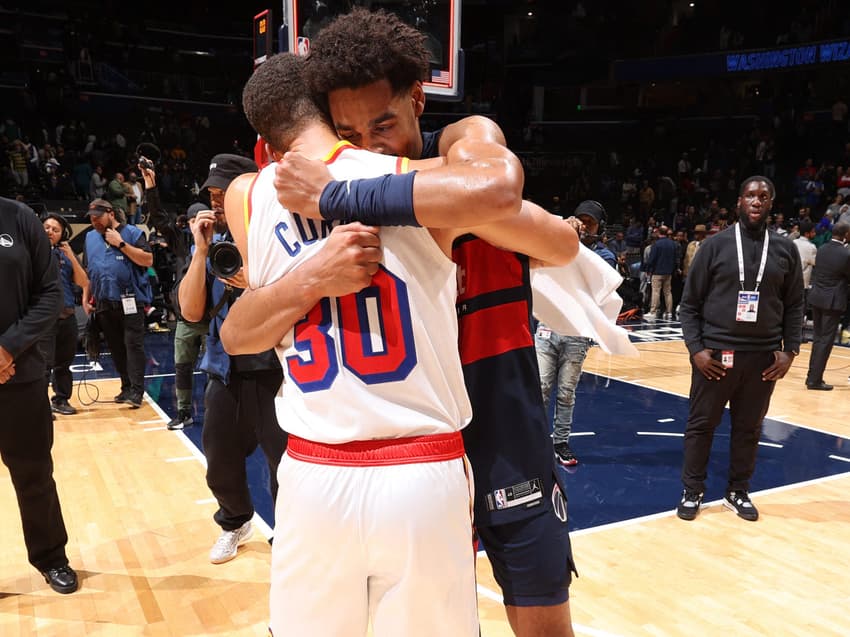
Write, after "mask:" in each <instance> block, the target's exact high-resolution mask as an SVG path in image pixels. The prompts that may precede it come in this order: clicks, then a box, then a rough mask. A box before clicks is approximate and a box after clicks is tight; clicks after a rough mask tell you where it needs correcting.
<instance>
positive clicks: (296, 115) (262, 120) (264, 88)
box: [242, 53, 329, 151]
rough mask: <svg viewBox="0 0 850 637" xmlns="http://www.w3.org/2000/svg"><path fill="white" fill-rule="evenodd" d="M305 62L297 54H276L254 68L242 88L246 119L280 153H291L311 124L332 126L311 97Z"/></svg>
mask: <svg viewBox="0 0 850 637" xmlns="http://www.w3.org/2000/svg"><path fill="white" fill-rule="evenodd" d="M304 63H305V60H304V58H302V57H299V56H297V55H295V54H293V53H278V54H277V55H272V56H271V57H269V58H268V59H267V60H266V61H265V62H263V63H262V64H261V65H260V66H258V67H257V68H256V69H254V72H253V73H252V74H251V77H250V78H248V81H247V82H246V83H245V88H244V89H242V108H243V109H244V111H245V117H246V118H247V119H248V122H250V124H251V126H252V127H253V129H254V130H255V131H256V132H257V134H258V135H259V136H260V137H262V138H263V139H264V140H265V141H266V142H268V144H269V145H270V146H271V147H272V148H274V149H275V150H278V151H285V150H287V149H288V148H289V146H290V144H291V143H292V141H293V140H294V139H295V138H296V137H297V136H298V134H299V133H300V132H301V131H302V130H304V128H305V126H306V125H307V124H308V123H310V122H313V121H317V120H318V121H322V122H326V123H329V122H328V120H327V118H326V117H325V116H324V115H323V114H322V111H321V109H319V107H318V106H317V105H316V103H315V102H314V101H313V99H312V97H311V96H310V91H309V89H308V87H307V84H306V82H305V81H304Z"/></svg>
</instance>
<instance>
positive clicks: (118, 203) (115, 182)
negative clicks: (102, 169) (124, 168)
mask: <svg viewBox="0 0 850 637" xmlns="http://www.w3.org/2000/svg"><path fill="white" fill-rule="evenodd" d="M103 198H104V199H106V200H107V201H108V202H109V203H110V204H112V209H113V210H114V211H115V217H116V218H117V219H118V221H119V222H120V223H127V222H128V216H127V214H128V212H129V207H130V206H129V202H128V201H127V190H126V189H125V188H124V173H122V172H117V173H115V175H114V176H113V177H112V181H110V182H109V184H108V185H107V187H106V194H105V195H104V196H103Z"/></svg>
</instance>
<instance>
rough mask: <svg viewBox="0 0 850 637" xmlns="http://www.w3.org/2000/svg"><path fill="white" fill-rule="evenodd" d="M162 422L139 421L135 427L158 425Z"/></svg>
mask: <svg viewBox="0 0 850 637" xmlns="http://www.w3.org/2000/svg"><path fill="white" fill-rule="evenodd" d="M161 422H162V419H160V418H157V419H156V420H140V421H139V422H137V423H136V424H137V425H158V424H160V423H161Z"/></svg>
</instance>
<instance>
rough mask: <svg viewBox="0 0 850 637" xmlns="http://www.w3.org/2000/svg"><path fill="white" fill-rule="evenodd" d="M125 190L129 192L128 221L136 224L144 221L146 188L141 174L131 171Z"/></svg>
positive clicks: (125, 183)
mask: <svg viewBox="0 0 850 637" xmlns="http://www.w3.org/2000/svg"><path fill="white" fill-rule="evenodd" d="M124 190H125V191H126V192H127V204H128V207H129V210H128V211H127V223H132V224H133V225H134V226H135V225H138V224H140V223H142V205H143V204H144V198H145V190H144V188H142V183H141V182H140V181H139V176H138V175H137V174H136V173H135V172H133V171H130V172H129V174H128V175H127V181H125V182H124Z"/></svg>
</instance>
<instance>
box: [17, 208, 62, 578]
mask: <svg viewBox="0 0 850 637" xmlns="http://www.w3.org/2000/svg"><path fill="white" fill-rule="evenodd" d="M0 281H2V289H3V292H4V298H5V300H4V302H3V303H2V304H0V414H3V417H2V419H0V457H2V459H3V464H5V465H6V466H7V467H8V469H9V474H10V475H11V477H12V484H13V485H14V486H15V494H16V495H17V498H18V508H19V509H20V512H21V525H22V526H23V530H24V542H25V543H26V545H27V557H28V559H29V562H30V564H32V565H33V566H35V567H36V568H37V569H38V570H39V571H41V574H42V575H43V576H44V579H45V581H47V583H48V584H50V587H51V588H52V589H53V590H55V591H56V592H57V593H73V592H74V591H75V590H77V574H76V573H75V572H74V569H72V568H71V567H70V566H69V565H68V557H67V555H66V554H65V545H66V544H67V543H68V533H67V532H66V530H65V522H64V520H63V518H62V509H61V507H60V506H59V494H58V493H57V492H56V483H55V482H54V481H53V458H52V456H51V453H50V450H51V447H52V446H53V417H52V415H51V412H50V402H49V401H48V398H47V387H46V382H45V376H44V358H43V357H42V355H41V351H40V350H39V348H38V347H37V346H36V345H37V343H38V341H39V340H40V339H41V338H43V337H44V335H45V334H46V333H47V330H48V328H50V326H51V325H52V324H53V323H55V322H56V320H57V318H58V317H59V312H60V311H61V310H62V290H61V289H60V287H59V276H58V270H57V267H56V262H55V260H54V259H53V258H52V257H51V252H50V242H49V241H48V240H47V235H46V234H45V233H44V230H43V229H42V227H41V222H40V221H39V220H38V217H37V216H36V215H35V213H34V212H33V211H32V209H30V208H28V207H27V206H25V205H23V204H21V203H18V202H16V201H12V200H10V199H4V198H0ZM6 517H8V516H6Z"/></svg>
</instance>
